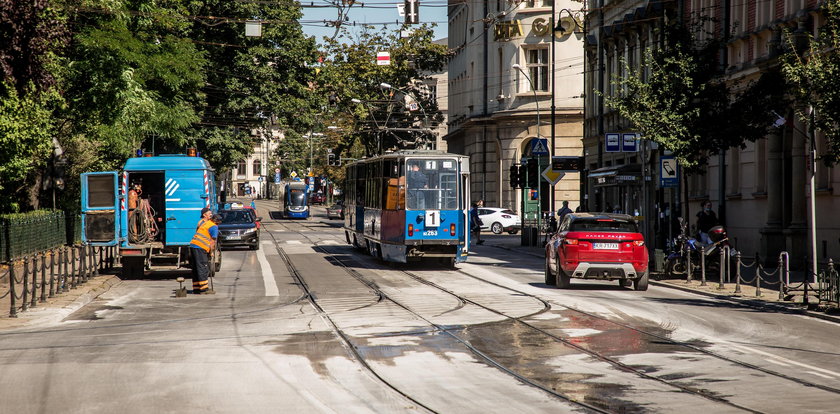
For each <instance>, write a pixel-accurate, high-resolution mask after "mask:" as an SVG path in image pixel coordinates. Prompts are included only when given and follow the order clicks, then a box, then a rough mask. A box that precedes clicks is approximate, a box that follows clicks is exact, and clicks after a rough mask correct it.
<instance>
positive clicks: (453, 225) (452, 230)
mask: <svg viewBox="0 0 840 414" xmlns="http://www.w3.org/2000/svg"><path fill="white" fill-rule="evenodd" d="M449 235H450V236H454V235H455V223H450V224H449Z"/></svg>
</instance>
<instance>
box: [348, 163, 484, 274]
mask: <svg viewBox="0 0 840 414" xmlns="http://www.w3.org/2000/svg"><path fill="white" fill-rule="evenodd" d="M469 174H470V172H469V157H467V156H464V155H458V154H450V153H446V152H443V151H429V150H410V151H399V152H394V153H388V154H385V155H381V156H377V157H374V158H368V159H362V160H359V161H356V162H353V163H351V164H349V165H347V174H346V180H345V189H344V194H345V200H344V201H345V207H344V235H345V238H346V240H347V243H349V244H352V245H354V246H356V247H358V248H360V249H364V250H367V251H368V252H369V253H370V254H371V255H373V256H375V257H379V258H380V259H382V260H384V261H388V262H398V263H406V262H414V261H420V260H425V259H431V260H436V261H438V262H440V263H443V264H446V265H448V266H454V265H455V263H456V262H463V261H465V260H466V259H467V254H468V246H469V194H470V189H469V182H470V180H469Z"/></svg>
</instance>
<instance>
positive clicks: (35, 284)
mask: <svg viewBox="0 0 840 414" xmlns="http://www.w3.org/2000/svg"><path fill="white" fill-rule="evenodd" d="M30 294H31V295H30V302H29V307H30V308H34V307H36V306H38V256H33V257H32V292H30Z"/></svg>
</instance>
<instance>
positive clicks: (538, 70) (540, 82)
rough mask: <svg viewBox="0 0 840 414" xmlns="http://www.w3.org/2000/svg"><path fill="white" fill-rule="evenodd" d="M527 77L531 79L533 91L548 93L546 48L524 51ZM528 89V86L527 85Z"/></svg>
mask: <svg viewBox="0 0 840 414" xmlns="http://www.w3.org/2000/svg"><path fill="white" fill-rule="evenodd" d="M525 56H526V62H527V63H526V65H527V67H528V76H529V77H530V78H531V83H533V87H534V90H536V91H537V92H546V91H548V48H547V47H544V48H538V49H527V50H525ZM529 89H530V85H529Z"/></svg>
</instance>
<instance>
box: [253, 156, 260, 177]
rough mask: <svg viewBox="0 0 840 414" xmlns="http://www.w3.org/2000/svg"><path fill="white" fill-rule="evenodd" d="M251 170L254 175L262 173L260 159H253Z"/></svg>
mask: <svg viewBox="0 0 840 414" xmlns="http://www.w3.org/2000/svg"><path fill="white" fill-rule="evenodd" d="M253 171H254V175H256V176H260V175H262V162H260V160H254V167H253Z"/></svg>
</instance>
